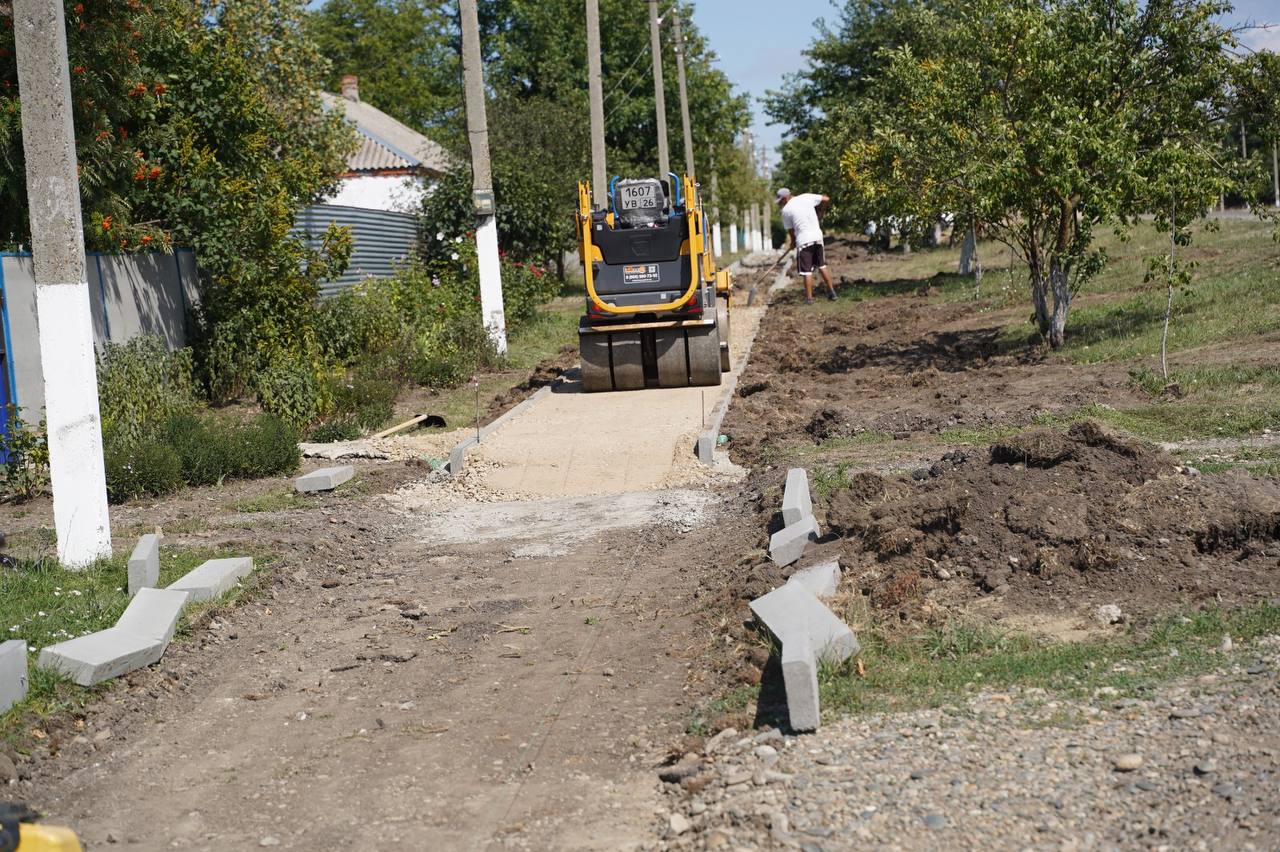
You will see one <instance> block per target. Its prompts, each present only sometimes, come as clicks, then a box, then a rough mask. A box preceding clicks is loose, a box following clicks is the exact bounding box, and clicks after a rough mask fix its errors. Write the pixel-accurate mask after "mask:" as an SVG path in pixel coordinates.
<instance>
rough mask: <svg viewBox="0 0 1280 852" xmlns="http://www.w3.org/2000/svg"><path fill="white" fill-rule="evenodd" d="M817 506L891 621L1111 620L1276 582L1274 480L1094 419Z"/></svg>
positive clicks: (1261, 592)
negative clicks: (1109, 616) (1198, 465)
mask: <svg viewBox="0 0 1280 852" xmlns="http://www.w3.org/2000/svg"><path fill="white" fill-rule="evenodd" d="M815 509H816V510H817V511H818V512H819V513H820V514H821V517H822V520H823V521H824V523H823V529H824V530H826V531H827V532H828V537H827V540H824V542H823V544H822V545H820V547H819V548H818V549H817V550H818V551H819V552H818V553H815V555H817V556H829V555H831V553H832V552H834V553H837V554H838V555H839V557H840V561H841V563H842V565H843V567H844V570H845V573H846V576H849V577H850V578H851V579H852V581H853V582H854V583H855V584H856V587H857V589H858V590H859V591H860V592H861V594H862V595H864V596H866V597H867V598H868V599H869V602H870V604H871V606H872V607H873V608H874V609H876V610H880V611H882V612H886V611H888V612H891V611H897V612H898V613H899V614H900V615H901V616H902V617H904V618H916V617H921V616H923V617H925V618H930V617H937V616H945V614H947V613H948V612H950V611H953V610H955V609H957V608H968V607H969V606H970V605H972V604H974V602H975V601H978V602H979V603H978V605H979V606H980V607H982V608H983V609H984V611H986V612H987V613H988V614H990V615H992V616H995V617H1003V616H1007V615H1013V614H1019V615H1026V614H1028V613H1040V614H1044V615H1072V614H1080V615H1086V614H1090V613H1093V612H1095V610H1096V608H1097V607H1099V606H1109V605H1111V606H1118V607H1119V609H1120V612H1121V613H1122V614H1123V615H1122V616H1121V617H1122V618H1134V617H1142V616H1145V615H1151V614H1154V613H1156V612H1160V611H1168V610H1170V609H1174V608H1180V607H1187V606H1192V607H1194V606H1199V605H1205V604H1214V605H1238V604H1243V603H1248V602H1250V601H1253V600H1256V599H1265V598H1267V597H1269V596H1272V595H1275V594H1276V593H1277V592H1280V485H1278V484H1277V482H1276V481H1275V480H1274V479H1270V478H1264V477H1257V476H1253V475H1250V474H1248V473H1246V472H1243V471H1239V470H1234V471H1228V472H1225V473H1219V474H1200V473H1198V472H1197V471H1195V470H1194V469H1193V468H1189V467H1184V466H1181V465H1179V463H1178V462H1177V461H1176V460H1175V459H1174V458H1172V457H1171V456H1169V455H1167V454H1166V453H1163V452H1161V451H1160V450H1157V449H1155V448H1153V447H1151V446H1149V445H1146V444H1143V443H1141V442H1138V441H1134V440H1131V439H1128V438H1123V437H1120V436H1117V435H1115V434H1112V433H1110V432H1108V431H1107V430H1105V429H1104V428H1102V427H1100V426H1099V425H1098V424H1096V423H1094V422H1091V421H1084V422H1080V423H1077V424H1075V425H1073V426H1072V427H1071V428H1070V429H1068V430H1066V431H1061V430H1055V429H1048V428H1044V429H1033V430H1029V431H1026V432H1023V433H1020V434H1018V435H1015V436H1013V437H1011V438H1008V439H1005V440H1001V441H997V442H996V443H994V444H992V445H991V446H990V447H989V448H987V449H965V450H955V451H951V452H947V453H945V454H944V455H943V456H942V458H941V459H940V460H939V461H937V462H935V463H933V464H932V465H931V466H929V467H927V468H919V469H916V470H914V471H912V472H910V473H903V474H898V475H892V476H880V475H878V474H876V473H873V472H862V473H858V474H854V475H852V476H850V477H849V478H848V480H847V487H840V488H837V489H836V490H835V491H834V492H833V493H832V494H831V495H830V496H829V497H828V498H827V499H825V500H821V501H819V505H818V506H816V507H815Z"/></svg>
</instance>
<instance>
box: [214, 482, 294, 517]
mask: <svg viewBox="0 0 1280 852" xmlns="http://www.w3.org/2000/svg"><path fill="white" fill-rule="evenodd" d="M309 505H310V503H308V502H307V499H306V498H305V497H303V496H302V495H301V494H299V493H298V492H297V491H296V490H295V489H294V488H292V487H284V488H273V489H271V490H270V491H267V492H266V493H264V494H259V495H257V496H255V497H246V498H245V499H244V500H240V501H238V502H236V503H234V504H232V506H231V508H232V509H234V510H235V511H237V512H244V513H246V514H255V513H258V512H283V511H285V510H287V509H304V508H306V507H307V506H309Z"/></svg>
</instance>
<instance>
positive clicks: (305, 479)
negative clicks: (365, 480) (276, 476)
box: [293, 464, 356, 494]
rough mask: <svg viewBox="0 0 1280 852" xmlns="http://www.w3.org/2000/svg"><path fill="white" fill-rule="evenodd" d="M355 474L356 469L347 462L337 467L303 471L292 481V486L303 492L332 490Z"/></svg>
mask: <svg viewBox="0 0 1280 852" xmlns="http://www.w3.org/2000/svg"><path fill="white" fill-rule="evenodd" d="M355 475H356V469H355V468H354V467H352V466H351V465H349V464H344V465H339V466H338V467H322V468H320V469H319V470H313V471H311V472H310V473H304V474H303V475H302V476H299V477H298V478H297V479H295V480H294V481H293V487H294V488H295V489H297V490H298V491H300V492H301V493H303V494H311V493H313V492H315V491H332V490H333V489H335V488H337V487H338V486H339V485H341V484H342V483H344V482H348V481H350V479H351V477H353V476H355Z"/></svg>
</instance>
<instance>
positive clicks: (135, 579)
mask: <svg viewBox="0 0 1280 852" xmlns="http://www.w3.org/2000/svg"><path fill="white" fill-rule="evenodd" d="M159 582H160V536H158V535H156V534H155V533H147V534H146V535H144V536H143V537H142V538H140V539H138V544H137V546H136V547H134V548H133V554H132V555H131V556H130V557H129V597H133V596H134V595H136V594H137V593H138V590H139V589H147V588H150V589H154V588H155V587H156V584H157V583H159Z"/></svg>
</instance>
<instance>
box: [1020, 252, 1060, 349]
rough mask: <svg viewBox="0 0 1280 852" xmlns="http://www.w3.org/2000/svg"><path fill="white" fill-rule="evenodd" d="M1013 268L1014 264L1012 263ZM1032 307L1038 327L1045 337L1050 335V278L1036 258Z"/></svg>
mask: <svg viewBox="0 0 1280 852" xmlns="http://www.w3.org/2000/svg"><path fill="white" fill-rule="evenodd" d="M1010 268H1011V269H1012V268H1013V267H1012V265H1010ZM1031 307H1032V308H1033V310H1034V311H1035V321H1036V328H1037V329H1039V330H1040V334H1041V335H1043V336H1044V337H1048V336H1049V328H1050V325H1051V318H1050V316H1049V278H1048V276H1046V275H1045V274H1044V272H1043V271H1042V269H1041V266H1040V264H1039V263H1037V262H1036V261H1035V260H1034V259H1033V260H1032V265H1031Z"/></svg>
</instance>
